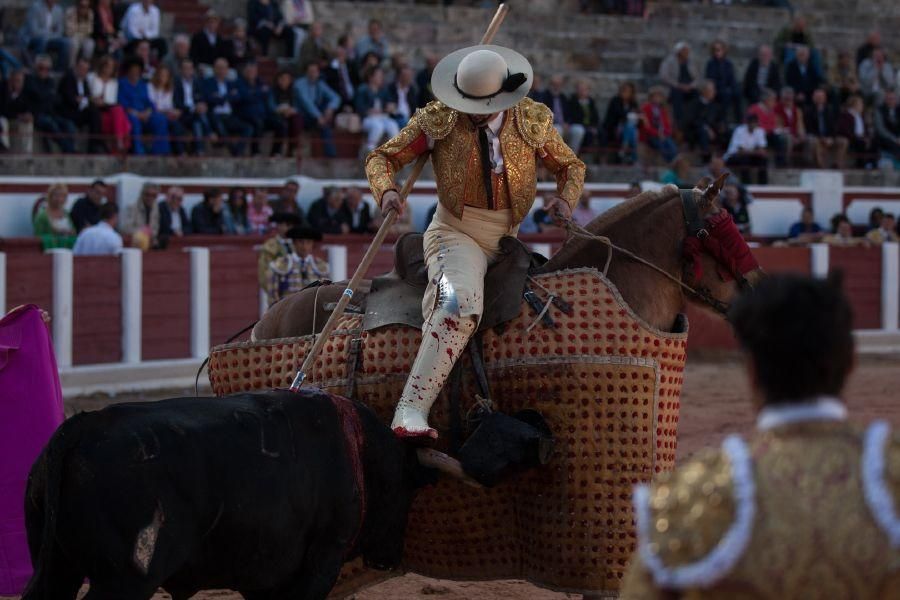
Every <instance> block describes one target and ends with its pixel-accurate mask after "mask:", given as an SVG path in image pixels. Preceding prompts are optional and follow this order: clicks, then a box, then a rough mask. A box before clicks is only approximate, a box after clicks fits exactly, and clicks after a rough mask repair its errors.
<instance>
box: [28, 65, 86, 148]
mask: <svg viewBox="0 0 900 600" xmlns="http://www.w3.org/2000/svg"><path fill="white" fill-rule="evenodd" d="M52 66H53V63H52V61H51V60H50V57H49V56H47V55H46V54H41V55H40V56H38V57H37V58H36V59H35V74H34V75H29V76H28V77H27V78H26V79H25V92H24V94H25V98H26V100H27V102H28V106H29V109H30V112H31V113H32V114H33V115H34V127H35V129H37V130H38V131H39V132H41V133H42V134H43V136H44V148H45V149H46V151H47V152H50V151H51V144H50V142H56V144H57V145H58V146H59V149H60V151H62V152H66V153H69V152H74V151H75V143H74V141H73V140H72V136H74V135H75V124H74V123H72V121H70V120H69V119H67V118H65V117H64V116H63V115H62V114H60V112H59V108H60V98H59V94H58V93H57V89H56V82H55V81H54V80H53V78H52V77H51V76H50V69H51V67H52Z"/></svg>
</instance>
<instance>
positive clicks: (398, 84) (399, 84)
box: [387, 67, 419, 127]
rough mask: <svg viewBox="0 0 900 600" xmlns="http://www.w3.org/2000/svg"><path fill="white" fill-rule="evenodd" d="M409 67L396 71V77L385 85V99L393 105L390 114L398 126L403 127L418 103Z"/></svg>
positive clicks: (417, 92) (417, 94) (412, 75)
mask: <svg viewBox="0 0 900 600" xmlns="http://www.w3.org/2000/svg"><path fill="white" fill-rule="evenodd" d="M413 79H414V73H413V70H412V68H411V67H402V68H401V69H400V70H399V71H397V79H396V80H394V82H393V83H391V84H390V85H389V86H388V87H387V101H388V103H389V104H393V105H394V107H395V108H394V112H393V113H392V114H391V116H392V117H393V118H394V120H395V121H397V125H398V126H399V127H405V126H406V124H407V123H408V122H409V120H410V119H411V118H412V116H413V114H414V113H415V112H416V107H417V106H418V105H419V90H418V88H417V87H416V84H415V82H414V81H413Z"/></svg>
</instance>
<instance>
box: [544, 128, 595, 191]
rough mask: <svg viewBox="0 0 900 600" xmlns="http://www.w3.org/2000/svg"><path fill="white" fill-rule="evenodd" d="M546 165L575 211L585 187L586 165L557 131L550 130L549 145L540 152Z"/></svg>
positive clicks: (557, 187) (557, 189)
mask: <svg viewBox="0 0 900 600" xmlns="http://www.w3.org/2000/svg"><path fill="white" fill-rule="evenodd" d="M538 155H539V156H540V157H541V158H542V160H543V161H544V165H546V167H547V168H548V169H549V170H550V172H551V173H553V174H554V175H555V176H556V191H557V193H558V194H559V196H560V197H561V198H562V199H563V200H565V201H566V202H568V203H569V206H570V207H572V208H573V209H574V208H575V205H576V204H577V203H578V199H579V198H580V197H581V188H583V187H584V170H585V167H584V163H583V162H582V161H581V159H580V158H578V157H577V156H575V153H574V152H572V149H571V148H569V147H568V146H567V145H566V143H565V142H564V141H563V140H562V137H561V136H560V135H559V133H558V132H557V131H556V129H553V128H552V127H551V128H550V131H549V132H548V139H547V143H545V144H544V145H543V147H541V149H540V150H538Z"/></svg>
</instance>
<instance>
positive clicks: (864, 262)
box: [829, 247, 881, 329]
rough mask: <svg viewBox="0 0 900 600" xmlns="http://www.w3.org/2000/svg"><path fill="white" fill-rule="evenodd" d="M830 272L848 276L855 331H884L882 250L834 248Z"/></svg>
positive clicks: (830, 255) (830, 259)
mask: <svg viewBox="0 0 900 600" xmlns="http://www.w3.org/2000/svg"><path fill="white" fill-rule="evenodd" d="M829 269H830V270H832V271H835V270H840V271H842V272H843V274H844V291H846V293H847V295H848V296H849V297H850V305H851V306H852V307H853V328H854V329H880V328H881V248H880V247H877V248H835V247H832V248H831V252H830V254H829Z"/></svg>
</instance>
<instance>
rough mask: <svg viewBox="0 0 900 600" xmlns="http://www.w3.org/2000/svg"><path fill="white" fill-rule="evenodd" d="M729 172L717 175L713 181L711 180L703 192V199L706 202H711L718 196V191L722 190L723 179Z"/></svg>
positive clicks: (725, 178)
mask: <svg viewBox="0 0 900 600" xmlns="http://www.w3.org/2000/svg"><path fill="white" fill-rule="evenodd" d="M730 175H731V173H728V172H725V173H722V174H721V175H719V176H718V177H717V178H716V180H715V181H713V182H712V183H711V184H709V186H708V187H707V188H706V190H705V191H704V192H703V199H704V200H706V201H707V202H712V201H713V200H715V199H716V198H718V197H719V192H721V191H722V188H723V187H725V181H727V180H728V177H729V176H730Z"/></svg>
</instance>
